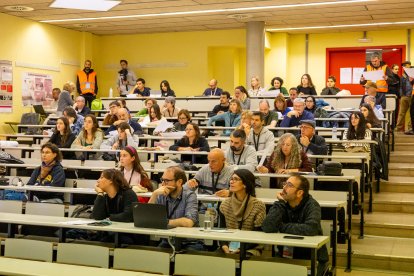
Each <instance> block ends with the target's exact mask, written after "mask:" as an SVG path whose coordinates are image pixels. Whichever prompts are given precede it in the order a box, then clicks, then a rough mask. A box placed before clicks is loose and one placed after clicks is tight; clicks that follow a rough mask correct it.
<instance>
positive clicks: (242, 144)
mask: <svg viewBox="0 0 414 276" xmlns="http://www.w3.org/2000/svg"><path fill="white" fill-rule="evenodd" d="M226 160H227V163H229V164H230V165H234V169H235V170H236V169H247V170H249V171H251V172H254V171H255V168H256V167H257V153H256V150H255V149H254V147H252V146H249V145H246V133H245V132H244V131H243V130H240V129H236V130H234V131H233V132H232V133H231V135H230V147H229V148H228V149H227V151H226Z"/></svg>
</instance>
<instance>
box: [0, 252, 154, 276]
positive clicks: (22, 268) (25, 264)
mask: <svg viewBox="0 0 414 276" xmlns="http://www.w3.org/2000/svg"><path fill="white" fill-rule="evenodd" d="M33 250H36V249H35V248H33ZM0 274H2V275H42V276H56V275H59V276H74V275H99V276H133V275H134V276H141V275H142V276H146V275H155V274H150V273H144V272H134V271H126V270H117V269H108V268H100V267H90V266H80V265H69V264H59V263H49V262H40V261H32V260H22V259H14V258H6V257H0Z"/></svg>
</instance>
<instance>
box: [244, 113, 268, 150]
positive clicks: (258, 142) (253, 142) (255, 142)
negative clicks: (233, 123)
mask: <svg viewBox="0 0 414 276" xmlns="http://www.w3.org/2000/svg"><path fill="white" fill-rule="evenodd" d="M252 127H253V131H250V133H249V135H248V136H247V144H248V145H250V146H253V147H254V149H255V150H256V151H264V152H267V153H270V152H272V151H273V148H274V147H275V136H274V134H273V132H271V131H270V130H268V129H267V128H266V127H265V126H264V116H263V113H261V112H259V111H255V112H253V116H252Z"/></svg>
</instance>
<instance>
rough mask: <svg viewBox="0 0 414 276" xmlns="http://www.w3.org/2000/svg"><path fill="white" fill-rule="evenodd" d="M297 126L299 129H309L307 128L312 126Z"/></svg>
mask: <svg viewBox="0 0 414 276" xmlns="http://www.w3.org/2000/svg"><path fill="white" fill-rule="evenodd" d="M299 128H300V129H302V128H303V129H309V128H313V127H311V126H303V125H302V126H299Z"/></svg>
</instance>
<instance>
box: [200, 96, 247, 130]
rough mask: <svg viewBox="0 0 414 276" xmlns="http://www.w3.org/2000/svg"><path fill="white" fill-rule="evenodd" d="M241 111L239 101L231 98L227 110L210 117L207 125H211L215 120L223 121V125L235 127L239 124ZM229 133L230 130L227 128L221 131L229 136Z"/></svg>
mask: <svg viewBox="0 0 414 276" xmlns="http://www.w3.org/2000/svg"><path fill="white" fill-rule="evenodd" d="M241 112H242V107H241V105H240V101H239V100H237V99H232V100H231V101H230V107H229V111H227V112H225V113H222V114H217V115H216V116H213V117H211V118H210V119H209V120H208V122H207V126H211V125H212V124H213V123H214V122H217V121H224V126H225V127H237V126H238V125H240V117H241V116H240V115H241ZM230 133H231V130H229V129H226V130H224V131H223V135H226V136H229V135H230Z"/></svg>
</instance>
